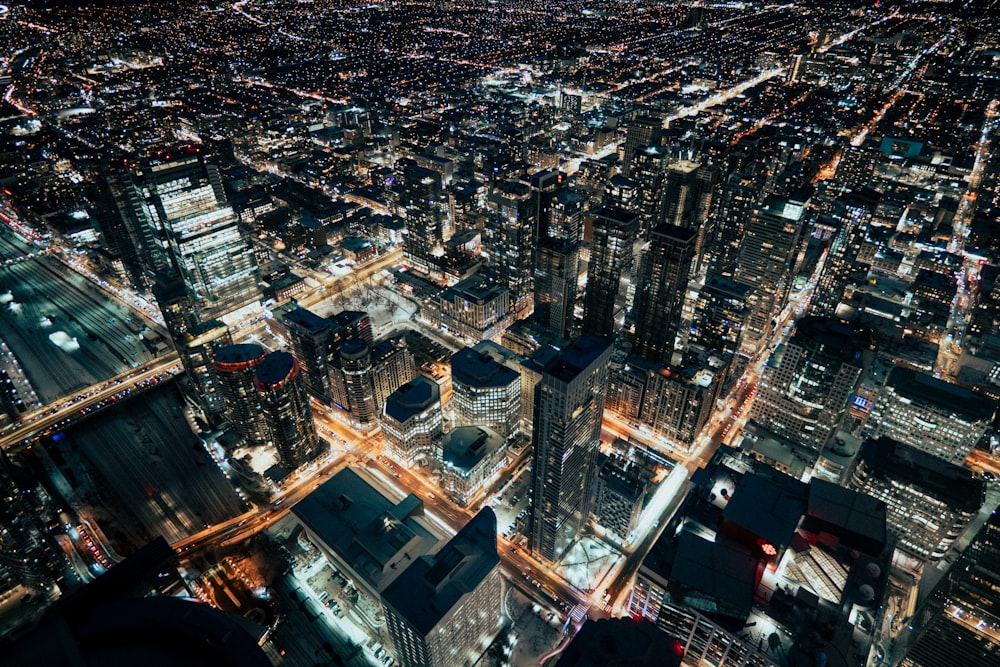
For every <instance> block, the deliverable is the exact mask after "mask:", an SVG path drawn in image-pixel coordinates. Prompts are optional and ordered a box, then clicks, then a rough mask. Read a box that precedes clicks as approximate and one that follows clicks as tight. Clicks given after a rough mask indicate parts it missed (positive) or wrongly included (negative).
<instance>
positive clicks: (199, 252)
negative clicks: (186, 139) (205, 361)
mask: <svg viewBox="0 0 1000 667" xmlns="http://www.w3.org/2000/svg"><path fill="white" fill-rule="evenodd" d="M114 190H115V193H116V194H117V204H118V209H119V213H120V214H121V215H122V216H123V219H124V220H125V221H126V225H127V226H128V227H129V228H130V230H131V232H132V236H131V238H133V239H135V240H137V241H138V243H139V245H140V246H141V247H140V249H139V253H138V254H139V257H140V259H141V261H142V264H143V265H144V267H145V269H146V272H147V274H149V275H150V276H152V275H160V274H163V275H170V274H174V275H177V276H179V277H180V278H181V279H182V280H183V282H184V284H185V286H186V287H187V288H188V290H189V291H190V292H191V297H192V303H193V312H194V313H195V314H196V316H197V317H198V318H199V319H202V320H207V319H212V318H221V317H223V316H225V315H228V314H230V313H232V312H233V311H236V310H238V309H240V308H242V307H243V306H246V305H248V304H250V303H252V302H254V301H256V300H258V299H259V298H260V288H259V283H260V271H259V269H258V268H257V260H256V258H255V257H254V253H253V249H252V247H251V244H250V240H249V238H248V237H247V236H246V235H245V234H244V233H243V232H242V231H241V230H240V228H239V218H238V217H237V216H236V214H235V213H234V212H233V209H232V207H231V206H230V205H229V203H228V201H227V200H226V195H225V192H224V190H223V187H222V182H221V180H220V178H219V173H218V169H217V167H216V166H215V165H213V164H211V163H209V162H206V161H205V159H204V157H203V156H202V155H200V154H199V153H198V152H197V150H196V149H189V150H182V151H181V152H180V154H179V155H178V154H174V155H169V154H168V155H166V156H164V157H162V158H156V159H152V160H149V161H147V162H146V163H144V164H143V165H141V166H140V167H138V168H136V169H133V170H131V171H129V172H127V173H124V174H121V175H120V177H119V178H118V180H117V183H116V187H115V188H114Z"/></svg>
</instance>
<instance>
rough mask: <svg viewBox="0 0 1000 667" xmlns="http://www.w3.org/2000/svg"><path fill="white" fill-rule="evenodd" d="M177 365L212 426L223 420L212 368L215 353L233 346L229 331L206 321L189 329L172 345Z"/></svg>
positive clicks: (223, 409) (222, 404) (219, 323)
mask: <svg viewBox="0 0 1000 667" xmlns="http://www.w3.org/2000/svg"><path fill="white" fill-rule="evenodd" d="M176 344H177V347H178V353H179V354H180V357H181V365H182V366H183V367H184V370H185V371H186V372H187V376H188V379H189V380H190V382H191V385H192V387H193V389H194V394H195V395H194V397H193V398H194V399H195V402H196V404H197V405H198V407H200V408H201V410H202V412H203V413H204V415H205V418H206V419H207V420H208V422H209V424H211V425H212V426H217V425H218V424H220V423H221V422H222V420H223V419H225V417H226V403H225V400H224V399H223V396H222V393H221V390H220V385H219V377H218V374H217V373H216V372H215V367H214V366H213V365H212V358H213V357H214V356H215V352H216V351H217V350H219V349H220V348H222V347H225V346H227V345H232V344H233V337H232V335H231V334H230V333H229V327H227V326H226V325H225V323H224V322H222V321H221V320H208V321H207V322H199V323H197V324H195V325H194V326H192V327H191V328H190V329H188V331H187V332H186V333H184V334H183V335H182V336H181V337H180V339H179V340H178V341H176Z"/></svg>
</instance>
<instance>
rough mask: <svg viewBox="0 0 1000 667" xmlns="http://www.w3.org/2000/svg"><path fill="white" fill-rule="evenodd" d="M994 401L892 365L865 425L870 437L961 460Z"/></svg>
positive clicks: (978, 435)
mask: <svg viewBox="0 0 1000 667" xmlns="http://www.w3.org/2000/svg"><path fill="white" fill-rule="evenodd" d="M996 409H997V405H996V401H994V400H993V399H991V398H988V397H986V396H983V395H981V394H977V393H975V392H973V391H970V390H969V389H966V388H965V387H960V386H958V385H955V384H951V383H949V382H945V381H944V380H939V379H937V378H936V377H934V376H933V375H928V374H926V373H919V372H917V371H915V370H913V369H911V368H905V367H903V366H896V367H895V368H893V369H892V370H891V371H889V375H888V377H887V378H886V380H885V385H884V386H883V387H882V389H881V391H880V392H879V395H878V399H877V400H876V401H875V404H874V405H873V406H872V409H871V412H869V413H868V420H867V422H866V424H865V429H866V431H868V432H869V434H870V437H872V438H880V437H882V436H887V437H889V438H892V439H893V440H897V441H899V442H902V443H903V444H906V445H910V446H911V447H916V448H917V449H919V450H921V451H925V452H928V453H930V454H933V455H934V456H937V457H939V458H942V459H944V460H945V461H949V462H951V463H956V464H959V465H961V464H962V463H963V462H964V461H965V459H966V457H967V456H968V455H969V452H971V451H972V448H973V447H975V446H976V445H977V444H978V443H979V441H980V440H982V438H983V436H984V435H985V434H986V431H987V430H988V429H989V426H990V424H991V423H992V422H993V418H994V415H995V414H996Z"/></svg>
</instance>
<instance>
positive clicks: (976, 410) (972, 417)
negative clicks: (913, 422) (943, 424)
mask: <svg viewBox="0 0 1000 667" xmlns="http://www.w3.org/2000/svg"><path fill="white" fill-rule="evenodd" d="M885 384H886V386H888V387H892V388H893V389H894V390H895V391H896V393H897V394H899V395H900V396H902V397H904V398H908V399H910V400H911V401H916V402H918V403H921V404H923V405H929V406H933V407H937V408H939V409H941V410H944V411H947V412H951V413H953V414H956V415H959V416H961V417H964V418H965V419H967V420H969V421H980V420H990V419H992V418H993V414H994V413H995V412H996V407H997V405H996V401H994V400H993V399H991V398H987V397H986V396H982V395H980V394H977V393H975V392H974V391H970V390H969V389H966V388H965V387H960V386H958V385H957V384H951V383H950V382H945V381H944V380H939V379H937V378H936V377H934V376H933V375H928V374H926V373H918V372H917V371H915V370H913V369H910V368H905V367H903V366H896V367H895V368H893V369H892V370H891V371H890V372H889V377H888V378H887V379H886V381H885Z"/></svg>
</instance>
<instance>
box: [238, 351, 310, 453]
mask: <svg viewBox="0 0 1000 667" xmlns="http://www.w3.org/2000/svg"><path fill="white" fill-rule="evenodd" d="M254 386H255V387H256V388H257V391H258V392H260V400H261V407H262V408H263V414H264V421H265V422H266V423H267V427H268V431H269V434H270V438H271V443H272V444H273V445H274V447H275V449H276V450H277V452H278V459H279V460H280V461H281V463H282V465H284V466H286V467H288V468H297V467H299V466H300V465H302V464H304V463H306V462H307V461H310V460H311V459H314V458H316V457H317V456H318V455H319V454H320V453H321V451H322V448H321V441H320V439H319V436H318V435H317V434H316V425H315V424H313V420H312V409H311V408H310V406H309V394H308V392H307V391H306V387H305V380H304V378H303V377H302V368H301V366H300V365H299V362H298V360H297V359H296V358H295V357H293V356H292V355H291V354H290V353H288V352H272V353H270V354H269V355H267V356H266V357H264V359H263V360H262V361H261V362H260V363H259V364H258V365H257V373H256V375H255V376H254Z"/></svg>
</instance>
